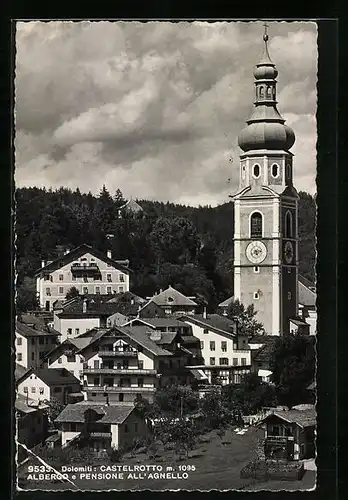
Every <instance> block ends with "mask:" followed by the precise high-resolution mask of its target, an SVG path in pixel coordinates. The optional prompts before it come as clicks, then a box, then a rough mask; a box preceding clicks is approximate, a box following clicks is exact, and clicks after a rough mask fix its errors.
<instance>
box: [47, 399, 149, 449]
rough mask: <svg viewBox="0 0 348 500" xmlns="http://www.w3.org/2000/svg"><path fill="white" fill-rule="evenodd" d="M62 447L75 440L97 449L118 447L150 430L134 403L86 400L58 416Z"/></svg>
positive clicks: (141, 436)
mask: <svg viewBox="0 0 348 500" xmlns="http://www.w3.org/2000/svg"><path fill="white" fill-rule="evenodd" d="M56 422H57V423H58V424H59V426H60V429H61V437H62V447H65V446H67V445H69V444H70V443H71V442H72V441H74V443H76V442H77V441H79V443H80V445H84V444H85V445H88V447H91V448H93V449H95V450H98V451H99V450H103V449H104V450H105V449H108V448H110V447H111V448H114V449H115V450H117V449H119V448H120V447H121V446H125V445H129V444H131V443H132V442H133V441H134V439H136V438H143V437H145V436H146V435H148V434H149V433H150V429H149V427H148V426H147V424H146V423H145V421H144V419H143V418H141V417H140V415H139V414H138V413H137V411H136V409H135V408H134V406H133V405H132V406H126V405H122V404H120V403H118V404H107V405H105V404H101V403H98V402H90V401H83V402H81V403H76V404H69V405H67V406H66V407H65V408H64V410H63V411H62V412H61V413H60V415H58V417H57V419H56Z"/></svg>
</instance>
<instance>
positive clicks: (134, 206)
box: [119, 198, 144, 212]
mask: <svg viewBox="0 0 348 500" xmlns="http://www.w3.org/2000/svg"><path fill="white" fill-rule="evenodd" d="M119 210H129V211H131V212H143V211H144V209H143V207H142V206H141V205H139V203H137V202H136V201H135V200H133V198H131V199H130V200H128V201H127V202H126V203H124V204H123V205H122V206H121V207H120V208H119Z"/></svg>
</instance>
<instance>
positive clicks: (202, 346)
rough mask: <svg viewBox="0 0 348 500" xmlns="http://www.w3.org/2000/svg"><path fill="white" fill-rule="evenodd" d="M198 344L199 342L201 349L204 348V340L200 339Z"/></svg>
mask: <svg viewBox="0 0 348 500" xmlns="http://www.w3.org/2000/svg"><path fill="white" fill-rule="evenodd" d="M200 344H201V349H204V342H203V340H201V342H200Z"/></svg>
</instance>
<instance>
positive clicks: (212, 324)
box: [182, 314, 236, 336]
mask: <svg viewBox="0 0 348 500" xmlns="http://www.w3.org/2000/svg"><path fill="white" fill-rule="evenodd" d="M182 319H183V321H185V322H188V323H190V322H191V323H195V324H198V325H200V326H202V327H203V328H210V329H213V330H214V331H215V332H217V333H220V332H222V333H224V334H227V335H229V336H234V332H235V327H236V323H235V322H234V321H233V320H231V319H229V318H227V317H226V316H221V315H220V314H207V317H206V318H204V316H203V315H202V314H193V315H192V316H191V315H190V316H183V317H182Z"/></svg>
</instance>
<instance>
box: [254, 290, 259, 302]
mask: <svg viewBox="0 0 348 500" xmlns="http://www.w3.org/2000/svg"><path fill="white" fill-rule="evenodd" d="M259 298H260V295H259V292H254V300H259Z"/></svg>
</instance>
